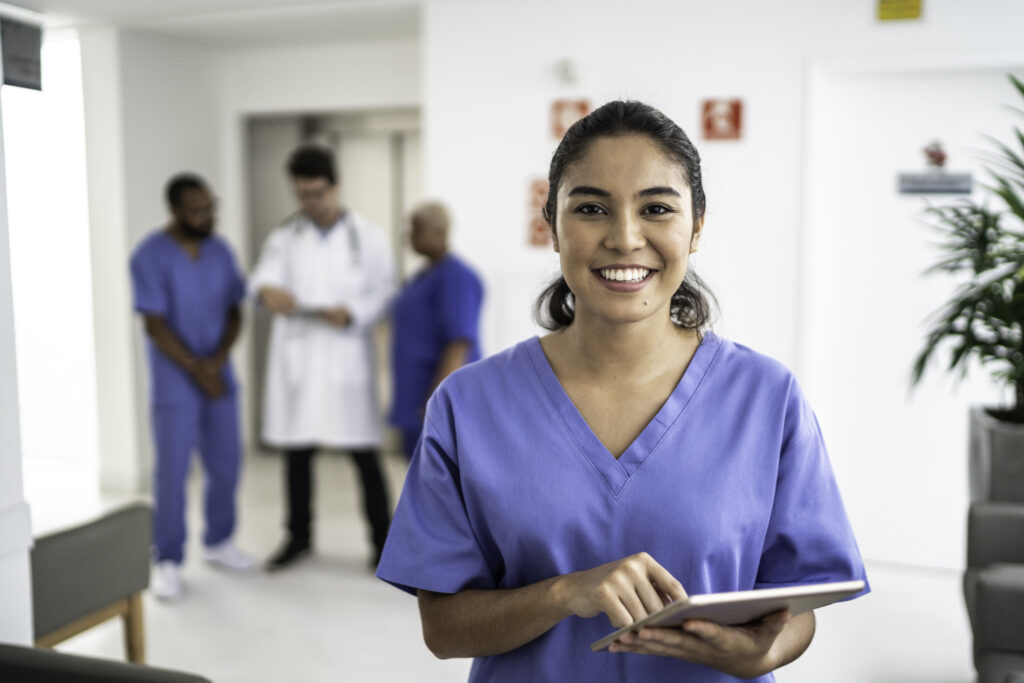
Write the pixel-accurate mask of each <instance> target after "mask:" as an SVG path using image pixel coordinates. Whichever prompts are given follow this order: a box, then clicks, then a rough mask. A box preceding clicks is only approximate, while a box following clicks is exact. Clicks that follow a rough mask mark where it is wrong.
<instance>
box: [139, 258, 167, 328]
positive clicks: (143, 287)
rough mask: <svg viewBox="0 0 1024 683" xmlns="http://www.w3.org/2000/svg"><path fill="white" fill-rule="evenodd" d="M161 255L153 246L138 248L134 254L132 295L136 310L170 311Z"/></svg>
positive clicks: (162, 312) (145, 311)
mask: <svg viewBox="0 0 1024 683" xmlns="http://www.w3.org/2000/svg"><path fill="white" fill-rule="evenodd" d="M159 257H160V253H159V252H158V251H157V250H155V249H151V248H145V249H137V250H136V251H135V253H134V254H132V258H131V263H130V264H129V269H130V271H131V276H132V297H133V299H134V305H135V310H136V311H139V312H140V313H151V314H154V315H165V314H166V313H167V311H168V308H169V302H168V299H167V284H166V283H165V282H164V281H163V280H164V276H165V274H164V268H163V267H162V266H161V264H160V262H159Z"/></svg>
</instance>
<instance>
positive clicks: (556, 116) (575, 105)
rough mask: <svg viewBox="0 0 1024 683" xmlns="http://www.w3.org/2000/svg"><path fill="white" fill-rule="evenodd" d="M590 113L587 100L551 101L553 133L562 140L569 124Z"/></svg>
mask: <svg viewBox="0 0 1024 683" xmlns="http://www.w3.org/2000/svg"><path fill="white" fill-rule="evenodd" d="M589 113H590V102H588V101H587V100H555V101H554V102H552V103H551V133H552V135H554V136H555V139H556V140H561V139H562V136H563V135H565V131H567V130H569V126H571V125H572V124H574V123H576V122H577V121H579V120H580V119H582V118H583V117H584V116H586V115H587V114H589Z"/></svg>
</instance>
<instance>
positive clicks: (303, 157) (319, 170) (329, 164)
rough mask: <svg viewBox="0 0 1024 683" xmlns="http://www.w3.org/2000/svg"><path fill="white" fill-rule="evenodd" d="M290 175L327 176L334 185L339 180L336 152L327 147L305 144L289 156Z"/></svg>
mask: <svg viewBox="0 0 1024 683" xmlns="http://www.w3.org/2000/svg"><path fill="white" fill-rule="evenodd" d="M288 175H290V176H291V177H292V178H326V179H327V182H329V183H330V184H331V185H334V184H336V183H337V182H338V175H337V172H336V171H335V170H334V154H333V153H332V152H331V150H330V149H328V148H327V147H322V146H320V145H303V146H302V147H299V148H298V149H297V150H295V151H294V152H292V155H291V156H290V157H289V158H288Z"/></svg>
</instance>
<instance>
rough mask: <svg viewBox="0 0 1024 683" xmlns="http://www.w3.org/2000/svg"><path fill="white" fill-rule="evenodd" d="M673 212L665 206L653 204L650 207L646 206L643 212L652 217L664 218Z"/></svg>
mask: <svg viewBox="0 0 1024 683" xmlns="http://www.w3.org/2000/svg"><path fill="white" fill-rule="evenodd" d="M672 212H673V209H672V208H671V207H668V206H665V205H664V204H651V205H650V206H645V207H644V210H643V213H646V214H648V215H651V216H663V215H665V214H666V213H672Z"/></svg>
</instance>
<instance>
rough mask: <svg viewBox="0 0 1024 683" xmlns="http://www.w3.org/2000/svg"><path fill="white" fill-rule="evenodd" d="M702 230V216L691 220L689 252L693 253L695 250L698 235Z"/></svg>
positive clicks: (698, 242)
mask: <svg viewBox="0 0 1024 683" xmlns="http://www.w3.org/2000/svg"><path fill="white" fill-rule="evenodd" d="M703 231H704V217H703V216H701V217H700V219H699V220H696V221H694V222H693V234H692V235H690V253H691V254H693V253H695V252H696V251H697V245H698V244H700V236H701V234H702V233H703Z"/></svg>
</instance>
